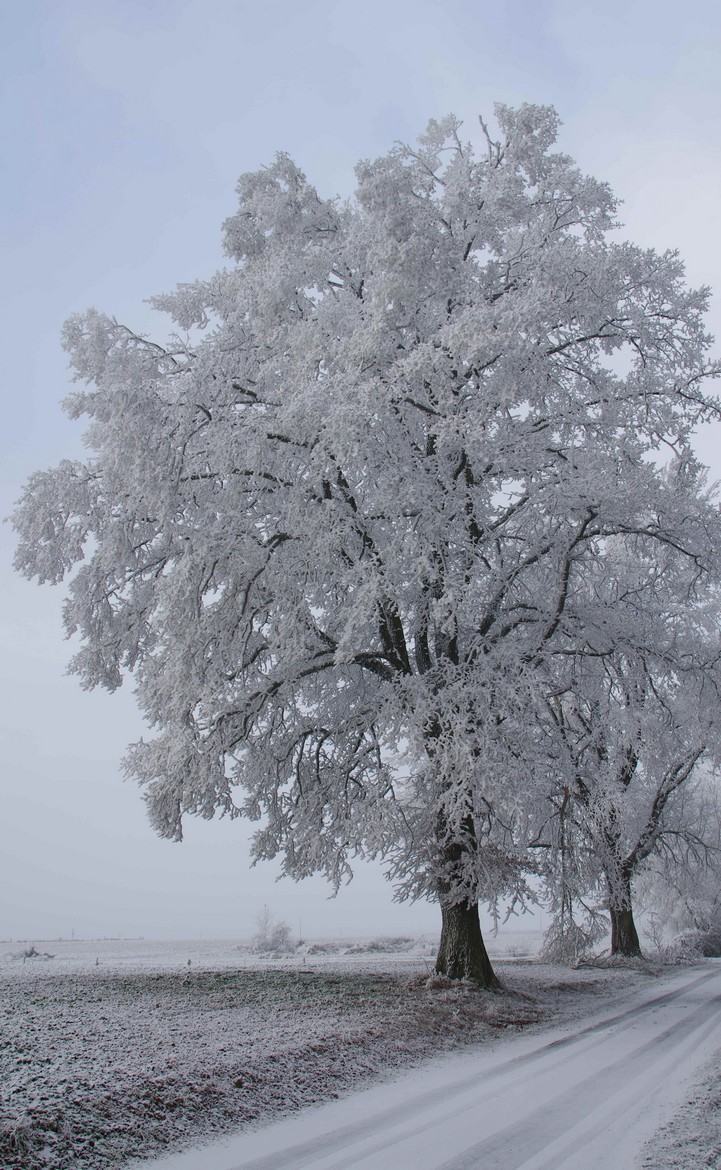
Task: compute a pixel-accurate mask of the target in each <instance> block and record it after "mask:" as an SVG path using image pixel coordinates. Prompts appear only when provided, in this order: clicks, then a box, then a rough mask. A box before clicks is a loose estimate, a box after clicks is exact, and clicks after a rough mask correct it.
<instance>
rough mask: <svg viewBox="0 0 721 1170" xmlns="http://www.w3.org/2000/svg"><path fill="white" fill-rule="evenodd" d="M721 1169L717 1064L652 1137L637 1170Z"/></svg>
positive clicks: (720, 1085) (720, 1081)
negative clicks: (719, 1167) (720, 1167)
mask: <svg viewBox="0 0 721 1170" xmlns="http://www.w3.org/2000/svg"><path fill="white" fill-rule="evenodd" d="M718 1166H721V1076H720V1075H719V1069H718V1063H717V1061H714V1064H713V1066H712V1067H709V1068H707V1069H706V1074H705V1076H704V1077H702V1078H701V1079H700V1080H699V1081H698V1082H697V1083H696V1084H695V1086H694V1088H693V1090H692V1091H691V1093H690V1095H689V1099H688V1101H686V1103H685V1104H684V1105H683V1106H682V1107H681V1108H680V1109H679V1110H678V1111H677V1112H676V1113H675V1114H674V1115H673V1117H672V1118H671V1119H670V1120H669V1122H668V1123H667V1124H666V1125H664V1126H663V1128H662V1129H660V1130H659V1131H658V1133H656V1134H654V1136H653V1139H652V1141H650V1142H649V1143H648V1144H647V1146H646V1148H645V1150H644V1154H643V1157H642V1160H641V1161H640V1162H639V1170H703V1167H712V1168H714V1167H718Z"/></svg>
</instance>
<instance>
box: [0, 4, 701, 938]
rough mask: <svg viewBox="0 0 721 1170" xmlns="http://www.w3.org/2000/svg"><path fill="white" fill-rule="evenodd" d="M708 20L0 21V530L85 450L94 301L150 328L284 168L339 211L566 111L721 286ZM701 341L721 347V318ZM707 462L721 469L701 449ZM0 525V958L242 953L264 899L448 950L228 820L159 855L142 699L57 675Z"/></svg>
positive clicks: (682, 15) (591, 16) (86, 7)
mask: <svg viewBox="0 0 721 1170" xmlns="http://www.w3.org/2000/svg"><path fill="white" fill-rule="evenodd" d="M720 33H721V5H719V4H718V2H717V0H708V2H704V0H686V2H685V3H684V4H679V3H678V0H674V2H673V3H671V2H668V0H666V2H664V0H640V2H635V3H634V0H606V2H604V3H599V2H598V0H506V2H504V0H496V2H495V3H488V2H487V0H475V2H474V0H438V2H432V0H357V2H355V3H347V2H333V0H325V2H322V0H263V2H262V3H259V2H257V0H254V2H253V3H251V2H247V0H117V2H113V0H62V3H58V2H57V0H22V2H21V3H15V4H13V3H10V0H5V3H4V4H2V5H0V58H1V59H0V87H1V88H2V92H3V99H4V100H3V102H2V112H1V114H0V117H1V118H2V134H3V137H2V140H3V148H2V161H3V163H4V167H5V174H4V179H3V183H2V186H1V187H0V208H1V219H2V254H3V257H4V264H5V278H4V290H5V304H4V306H3V312H2V316H1V318H0V321H1V322H2V324H1V326H0V328H2V331H3V333H4V337H3V343H2V356H3V382H2V399H3V413H2V418H3V423H4V425H3V427H2V433H1V437H0V442H2V470H1V473H0V491H1V493H2V500H1V501H0V515H2V516H5V515H7V514H8V513H9V511H10V510H11V508H12V504H13V501H14V500H15V499H16V498H17V496H18V494H19V491H20V489H21V486H22V484H23V482H24V480H25V479H26V478H27V476H28V475H29V474H30V473H31V472H32V471H33V470H35V469H37V468H40V467H45V466H49V465H52V464H54V463H56V462H57V461H58V460H59V459H61V458H63V457H68V456H70V457H72V456H75V455H77V454H79V453H80V451H81V446H80V432H79V429H78V426H77V424H71V423H70V422H69V421H68V420H67V419H65V418H64V416H63V414H62V412H61V410H60V405H59V404H60V401H61V399H62V398H63V397H64V395H65V393H66V392H67V389H68V378H67V373H66V367H65V355H64V354H63V353H62V351H61V349H60V344H59V333H60V328H61V325H62V322H63V321H64V319H65V318H66V317H67V316H68V315H69V314H70V313H72V312H75V311H77V310H83V309H85V308H88V307H89V306H91V305H92V306H96V307H97V308H99V309H103V310H105V311H108V312H110V313H112V314H115V315H116V316H117V317H119V318H120V319H121V320H123V321H125V322H126V323H128V324H130V325H132V326H133V327H135V328H139V329H141V330H145V331H151V330H153V329H155V330H160V332H161V333H162V331H163V326H164V323H163V321H162V319H160V318H158V320H157V324H156V323H155V322H154V319H153V318H154V317H156V316H157V315H155V314H152V313H150V311H149V309H148V307H147V305H145V304H144V303H143V302H144V299H145V298H146V297H148V296H150V295H151V294H153V293H158V292H163V291H167V290H169V289H171V288H172V287H173V286H174V285H175V284H176V283H177V282H179V281H185V280H192V279H194V278H196V277H201V276H204V275H206V274H209V273H211V272H212V271H213V270H214V269H215V268H216V267H217V266H218V265H220V264H221V263H222V262H223V258H222V254H221V250H220V225H221V223H222V221H223V219H224V218H225V217H226V216H227V215H228V214H230V213H231V212H232V211H233V209H234V186H235V182H236V179H237V177H238V175H239V174H240V173H241V172H242V171H246V170H252V169H256V168H257V167H259V166H260V165H262V164H263V163H265V162H268V161H270V159H271V158H272V156H273V154H274V152H275V151H277V150H286V151H288V152H289V153H290V154H291V155H292V156H293V157H294V158H295V160H296V161H297V162H298V163H299V164H300V165H301V166H302V167H303V168H304V170H305V171H306V173H307V174H308V176H309V178H310V179H311V181H312V182H314V183H315V185H316V186H317V187H318V188H319V189H320V191H321V193H322V194H324V195H333V194H347V193H349V192H350V191H351V189H352V185H353V165H354V163H355V162H356V161H357V159H359V158H363V157H372V156H374V155H376V154H380V153H384V152H385V151H386V150H387V149H388V148H389V147H390V146H391V145H392V143H393V141H394V140H396V139H404V140H409V139H412V138H414V137H415V135H416V134H417V133H418V132H419V131H421V130H422V129H423V127H424V126H425V123H426V122H427V120H428V119H429V118H430V117H438V116H441V115H443V114H446V113H449V112H453V113H455V114H457V115H458V116H460V117H462V118H464V119H465V120H466V123H467V128H468V131H469V133H472V132H473V125H474V123H475V120H476V115H477V114H478V113H479V112H481V113H483V114H486V115H488V114H490V113H491V112H492V107H493V103H494V102H495V101H503V102H506V103H508V104H511V105H513V104H517V103H520V102H523V101H531V102H539V103H551V104H553V105H555V106H556V107H557V109H558V111H559V113H560V115H561V118H562V120H563V123H564V125H563V129H562V135H561V147H562V148H563V149H564V150H566V151H567V152H568V153H570V154H572V155H574V156H575V157H576V158H577V160H578V161H579V163H580V165H581V166H582V167H583V169H584V170H586V171H589V172H591V173H592V174H595V175H596V176H597V177H599V178H602V179H606V180H608V181H609V182H610V183H611V184H612V186H613V187H614V189H615V190H616V192H617V193H618V194H619V195H620V196H621V197H622V198H623V199H624V201H625V203H624V209H623V218H624V220H625V223H626V225H627V226H626V229H625V230H626V233H627V235H628V236H629V237H630V238H632V239H634V240H636V241H637V242H639V243H641V244H645V245H651V246H654V247H658V248H666V247H676V248H678V249H679V250H680V252H681V254H682V255H683V256H684V258H685V259H686V261H687V268H688V274H689V278H690V279H691V280H692V282H693V283H696V284H698V283H707V284H710V285H711V286H716V287H717V288H718V289H719V290H720V291H721V231H720V230H719V228H720V222H719V221H720V218H721V210H720V207H721V199H720V189H721V152H720V149H719V146H720V141H721V130H720V129H719V128H720V127H721V59H720V56H721V38H720ZM720 303H721V302H720V301H719V298H718V297H717V298H716V299H715V300H714V303H713V312H712V318H711V327H712V329H713V331H714V332H715V333H716V334H717V335H719V334H721V307H720ZM700 450H701V452H702V454H703V457H704V458H705V460H706V461H707V462H708V463H710V464H711V466H712V468H713V470H714V473H715V475H721V454H717V453H716V451H715V440H714V435H713V434H712V433H707V434H705V435H703V436H701V438H700ZM13 544H14V542H13V535H12V532H11V530H10V528H9V526H8V525H4V526H3V527H2V529H0V581H1V587H2V590H3V604H2V606H1V607H0V647H1V649H2V653H1V654H0V687H1V688H2V696H1V697H0V739H2V756H1V757H0V766H1V769H2V771H1V773H0V786H1V807H0V848H1V854H0V937H6V938H7V937H15V938H17V937H25V938H31V937H54V936H57V935H60V934H63V935H70V933H71V932H72V931H74V932H75V934H76V935H96V936H97V935H109V934H111V935H117V934H125V935H145V936H146V937H150V936H156V937H173V936H174V937H216V936H232V935H241V936H242V935H244V934H245V935H247V934H248V933H250V932H252V929H253V923H254V919H255V916H256V914H257V913H258V911H259V910H260V909H261V908H262V906H263V905H264V904H265V903H267V904H268V905H269V906H270V907H271V909H272V910H273V911H274V912H275V913H276V914H277V915H278V916H280V917H282V918H286V919H287V920H288V921H289V922H290V923H291V924H292V925H293V927H294V928H295V929H297V928H298V922H299V920H300V921H301V922H302V929H303V932H304V933H305V934H306V935H311V936H318V935H324V934H338V933H345V934H351V935H352V934H372V933H376V932H378V933H381V932H386V933H387V932H391V931H393V932H399V933H400V932H410V931H414V932H415V931H420V930H430V931H434V930H435V929H436V928H437V925H438V911H437V909H436V908H435V907H429V906H426V905H420V906H415V907H408V906H404V907H398V906H396V905H394V904H393V903H392V900H391V891H390V888H389V887H388V885H387V883H386V882H385V881H384V880H383V878H382V876H381V875H380V874H379V873H378V872H377V871H375V870H371V869H363V870H361V871H359V873H358V875H357V877H356V880H355V881H354V883H353V884H352V885H351V886H350V887H348V888H347V889H345V890H343V891H342V892H341V894H340V895H339V896H338V898H337V899H335V900H334V901H328V900H327V895H328V891H327V889H326V888H325V887H324V886H323V885H322V883H320V882H306V883H303V884H302V885H300V886H294V885H292V884H291V883H289V882H281V883H278V884H276V883H275V880H274V879H275V871H274V870H273V868H272V867H271V866H270V865H265V866H263V867H256V868H255V869H253V870H250V869H249V867H248V834H247V831H246V830H245V829H244V828H243V827H242V826H240V825H239V823H238V822H235V823H234V824H232V825H231V824H229V823H226V822H213V823H205V822H200V823H198V822H196V823H191V824H189V825H188V831H187V839H186V841H185V842H184V843H183V844H182V845H175V844H171V843H169V842H167V841H161V840H159V839H157V838H156V837H155V836H154V835H153V833H152V831H151V829H150V827H149V826H148V824H147V823H146V820H145V813H144V808H143V804H142V801H141V799H140V796H139V794H138V791H137V790H136V789H135V788H134V787H133V786H131V785H129V784H125V783H123V782H122V781H121V778H120V769H119V761H120V758H121V756H122V754H123V751H124V748H125V745H126V744H127V743H128V742H129V741H132V740H133V739H137V738H138V737H139V736H140V735H141V734H142V731H143V728H142V724H141V721H140V719H139V716H138V714H137V712H136V710H135V707H134V701H133V696H132V693H131V692H130V691H129V690H128V691H126V692H121V693H118V694H116V695H114V696H107V695H104V694H100V693H90V694H89V693H85V692H83V691H81V690H80V688H79V686H78V683H77V680H76V679H74V678H71V677H66V676H65V675H64V668H65V663H66V661H67V659H68V657H69V654H70V648H69V646H68V644H67V643H66V642H64V641H63V637H62V630H61V621H60V607H61V598H62V590H52V589H49V588H47V587H43V588H42V589H40V588H38V587H37V586H36V585H32V584H29V583H28V582H26V581H24V580H23V579H21V578H19V577H16V576H15V575H14V574H13V572H12V569H11V567H10V566H11V561H12V554H13Z"/></svg>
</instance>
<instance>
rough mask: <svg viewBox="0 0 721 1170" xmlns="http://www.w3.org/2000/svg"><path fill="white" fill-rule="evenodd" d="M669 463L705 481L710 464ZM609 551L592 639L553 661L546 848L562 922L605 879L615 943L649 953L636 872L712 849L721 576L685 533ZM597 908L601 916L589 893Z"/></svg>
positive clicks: (719, 741) (592, 588) (614, 543)
mask: <svg viewBox="0 0 721 1170" xmlns="http://www.w3.org/2000/svg"><path fill="white" fill-rule="evenodd" d="M668 474H669V475H670V476H672V477H676V476H678V475H681V476H683V477H686V478H688V477H689V476H691V477H693V478H695V479H696V481H697V482H698V480H699V477H700V469H699V468H698V467H696V466H694V465H693V464H684V465H681V466H680V467H678V466H677V467H672V468H671V469H670V471H669V473H668ZM702 490H703V489H702V485H701V484H699V491H700V492H701V491H702ZM603 554H604V555H603V556H602V557H600V558H599V560H598V563H597V565H596V566H595V567H594V566H591V565H589V566H587V567H588V569H589V570H590V571H589V572H588V573H587V576H586V579H585V581H584V582H583V585H582V587H579V590H578V591H577V596H576V604H577V605H578V604H579V602H580V603H581V604H582V605H583V607H584V610H585V613H586V620H585V628H586V631H587V640H586V642H585V644H582V645H581V644H579V645H577V646H575V647H574V648H573V650H572V652H571V649H570V648H569V653H567V654H566V655H565V657H564V659H562V658H561V656H557V658H556V660H555V663H554V666H555V680H556V682H555V687H554V690H553V693H552V696H551V698H550V699H549V700H548V722H547V724H546V727H545V732H546V734H547V735H548V736H551V737H553V736H554V735H557V736H558V737H559V740H560V743H559V745H557V748H558V750H557V751H556V753H555V761H553V762H552V756H553V753H551V752H547V756H548V760H549V768H550V776H549V780H550V783H549V801H550V804H551V807H552V808H553V814H552V815H550V816H548V817H547V819H546V822H545V824H544V826H543V829H542V830H541V831H540V832H539V833H538V834H537V837H538V842H537V843H538V845H539V846H540V845H542V844H545V846H546V848H547V849H548V854H547V858H548V863H549V866H548V868H549V876H550V878H551V884H552V887H553V888H555V889H556V901H557V903H558V907H559V911H560V914H559V925H560V926H562V925H563V923H562V922H561V921H560V920H561V919H562V918H563V915H564V912H566V917H567V918H568V917H569V915H568V913H567V911H568V906H569V904H572V903H573V901H574V898H575V900H576V901H577V902H583V901H584V895H586V896H588V895H592V894H593V892H594V889H595V888H597V887H598V886H601V887H603V890H604V894H605V899H606V902H607V906H608V910H609V912H610V918H611V952H612V954H620V955H627V956H631V955H638V954H640V943H639V938H638V933H637V929H636V923H635V921H634V914H633V898H632V886H633V883H634V882H635V880H636V879H637V877H638V876H639V875H640V874H643V871H644V870H645V869H648V868H649V867H651V866H656V867H659V866H660V867H661V868H663V869H664V870H666V871H668V870H673V871H675V880H677V881H678V874H679V871H680V870H681V869H682V868H683V864H684V859H685V861H686V862H687V863H688V865H689V866H690V867H691V869H693V870H696V871H697V870H698V868H699V857H700V856H701V855H703V856H705V857H708V855H709V852H710V850H711V849H712V847H713V842H712V840H711V837H710V836H706V837H705V836H704V830H703V828H702V827H700V819H701V818H700V816H699V812H698V807H697V803H696V802H695V801H694V800H693V799H692V798H691V797H689V798H688V799H687V798H686V793H687V791H688V790H693V789H694V787H695V786H696V782H697V778H698V776H699V773H700V771H701V770H702V769H703V770H705V775H706V777H707V783H709V782H710V779H709V778H710V777H712V776H714V774H715V772H716V771H717V769H718V765H719V761H720V759H721V730H720V728H719V697H720V694H721V665H720V658H721V653H720V651H721V647H720V645H719V628H720V620H719V615H720V613H721V609H720V607H719V594H718V586H717V582H716V579H715V577H714V576H712V575H709V574H707V573H702V572H699V571H698V566H697V564H696V562H695V561H694V560H693V558H689V557H688V556H687V555H686V552H685V550H682V549H679V548H678V547H677V546H676V545H675V544H671V545H667V546H666V547H664V548H662V549H660V550H657V551H656V552H655V553H654V555H653V556H652V557H649V555H648V553H647V552H646V551H645V550H644V548H643V545H642V544H641V545H639V542H638V541H637V539H636V538H635V537H630V536H625V537H623V538H619V537H615V538H613V539H611V540H608V541H606V542H604V547H603ZM581 599H583V600H581ZM609 610H613V615H614V625H615V637H614V642H613V645H611V644H609V643H608V641H607V640H606V636H605V629H604V627H605V625H606V622H605V616H604V615H605V614H606V613H608V611H609ZM568 616H570V614H569V615H568ZM564 756H565V759H564ZM714 825H715V822H713V823H711V824H710V829H711V830H712V836H715V834H716V833H717V830H716V828H715V827H714ZM544 837H546V838H550V840H546V841H544V840H543V838H544ZM585 909H586V910H587V911H588V912H589V918H590V919H592V918H593V912H592V907H590V906H589V905H588V902H586V906H585ZM571 926H572V921H571ZM561 933H563V932H562V930H561Z"/></svg>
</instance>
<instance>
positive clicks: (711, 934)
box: [665, 928, 721, 960]
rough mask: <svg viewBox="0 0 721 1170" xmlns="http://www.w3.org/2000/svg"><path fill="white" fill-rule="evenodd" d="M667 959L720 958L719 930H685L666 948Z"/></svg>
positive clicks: (720, 937)
mask: <svg viewBox="0 0 721 1170" xmlns="http://www.w3.org/2000/svg"><path fill="white" fill-rule="evenodd" d="M665 953H666V957H667V958H669V959H676V960H679V959H680V960H682V959H719V958H721V930H719V929H717V928H714V929H711V930H685V931H683V932H682V933H681V934H677V935H676V937H675V938H674V939H672V940H671V942H670V943H669V945H668V947H667V948H666V952H665Z"/></svg>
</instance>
